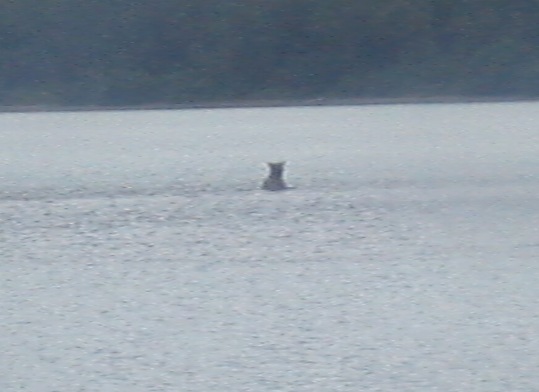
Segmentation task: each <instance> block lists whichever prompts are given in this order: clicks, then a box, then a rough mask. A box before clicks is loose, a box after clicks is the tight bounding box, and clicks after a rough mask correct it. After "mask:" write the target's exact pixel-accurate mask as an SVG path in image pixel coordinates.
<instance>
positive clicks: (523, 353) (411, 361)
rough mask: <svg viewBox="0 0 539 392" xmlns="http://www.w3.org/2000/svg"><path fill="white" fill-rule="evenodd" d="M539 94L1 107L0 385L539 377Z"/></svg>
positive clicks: (328, 386) (267, 384)
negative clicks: (134, 107) (212, 105)
mask: <svg viewBox="0 0 539 392" xmlns="http://www.w3.org/2000/svg"><path fill="white" fill-rule="evenodd" d="M538 109H539V105H538V104H535V103H526V104H522V103H519V104H466V105H394V106H365V107H336V108H274V109H225V110H193V111H188V110H187V111H146V112H101V113H99V112H94V113H41V114H37V113H33V114H3V115H0V125H1V126H0V165H1V166H0V167H1V171H0V177H1V180H2V187H1V189H0V192H1V193H0V219H1V222H0V244H1V248H0V252H1V261H2V262H1V264H0V279H1V281H2V284H1V286H0V314H1V318H0V346H1V347H2V353H1V354H0V373H1V374H2V377H0V390H2V391H7V392H11V391H31V392H51V391H88V392H90V391H91V392H94V391H95V392H109V391H110V392H113V391H114V392H117V391H129V392H132V391H140V392H148V391H160V392H161V391H170V392H173V391H197V392H198V391H215V392H217V391H219V392H220V391H223V390H228V391H257V392H258V391H261V392H266V391H290V392H297V391H323V392H325V391H327V392H333V391H346V392H348V391H349V392H352V391H354V392H355V391H384V392H385V391H387V392H389V391H391V392H393V391H414V392H416V391H429V392H430V391H444V392H445V391H459V392H460V391H464V390H465V391H482V392H483V391H484V392H493V391H500V392H501V391H503V392H506V391H523V392H524V391H525V392H529V391H532V390H539V376H538V375H537V371H536V369H537V365H538V362H537V358H538V357H539V343H538V342H537V339H536V333H537V330H538V329H539V316H538V315H537V308H538V307H537V305H538V302H539V301H538V300H537V298H539V295H538V294H539V289H538V288H537V284H536V282H537V281H538V278H539V276H538V275H539V268H538V266H537V264H536V260H537V253H538V251H539V235H538V234H539V229H538V228H537V222H539V212H538V209H537V194H538V192H539V169H538V167H539V165H538V163H539V162H538V160H539V158H538V157H539V154H538V153H539V132H537V129H536V124H537V123H538V122H539V114H538V113H539V110H538ZM276 160H287V161H289V164H288V166H287V167H288V171H287V180H288V182H289V183H290V184H291V185H294V186H295V187H296V189H295V190H293V191H288V192H276V193H271V192H263V191H260V190H258V186H259V185H260V183H261V181H262V180H263V178H264V176H265V174H266V168H265V167H264V164H263V163H264V162H265V161H276Z"/></svg>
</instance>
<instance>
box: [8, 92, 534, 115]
mask: <svg viewBox="0 0 539 392" xmlns="http://www.w3.org/2000/svg"><path fill="white" fill-rule="evenodd" d="M536 101H539V97H537V98H532V97H467V96H445V97H444V96H436V97H396V98H375V97H373V98H310V99H290V100H287V99H260V100H245V101H242V100H238V101H226V102H189V103H177V104H174V103H155V104H141V105H110V106H106V105H104V106H100V105H73V106H69V105H13V106H10V105H0V114H1V113H40V112H97V111H138V110H193V109H241V108H279V107H283V108H284V107H313V106H318V107H324V106H368V105H414V104H415V105H422V104H465V103H511V102H536Z"/></svg>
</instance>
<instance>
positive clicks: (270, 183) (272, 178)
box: [262, 162, 289, 191]
mask: <svg viewBox="0 0 539 392" xmlns="http://www.w3.org/2000/svg"><path fill="white" fill-rule="evenodd" d="M285 163H286V162H269V163H268V166H269V169H270V173H269V175H268V178H266V179H265V180H264V182H263V183H262V189H264V190H265V191H284V190H285V189H289V188H288V186H286V184H285V182H284V180H283V172H284V165H285Z"/></svg>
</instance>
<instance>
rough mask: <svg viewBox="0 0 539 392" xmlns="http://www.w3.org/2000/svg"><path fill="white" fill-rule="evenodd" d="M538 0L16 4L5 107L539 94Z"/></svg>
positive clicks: (1, 15) (0, 82)
mask: <svg viewBox="0 0 539 392" xmlns="http://www.w3.org/2000/svg"><path fill="white" fill-rule="evenodd" d="M538 21H539V1H535V0H331V1H329V0H227V1H223V0H151V1H150V0H146V1H144V0H39V1H35V0H11V1H2V2H1V3H0V105H34V104H59V105H137V104H160V103H185V102H210V101H233V100H249V99H299V98H316V97H328V98H335V97H341V98H345V97H396V96H399V97H402V96H410V97H413V96H447V95H450V96H455V95H464V96H529V97H535V96H539V23H538Z"/></svg>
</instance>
